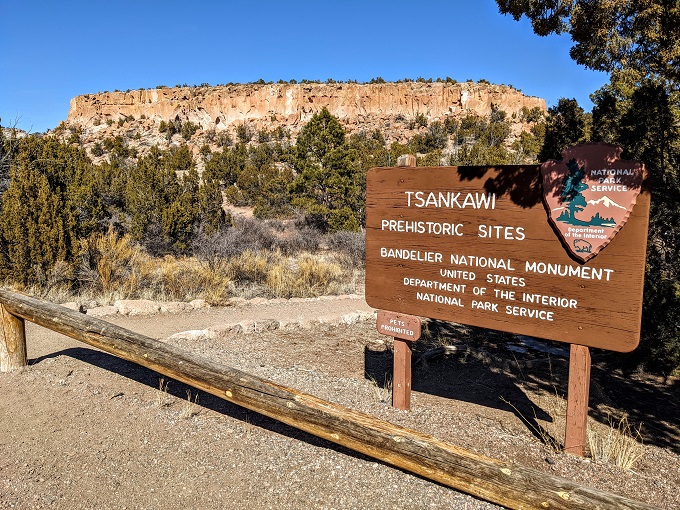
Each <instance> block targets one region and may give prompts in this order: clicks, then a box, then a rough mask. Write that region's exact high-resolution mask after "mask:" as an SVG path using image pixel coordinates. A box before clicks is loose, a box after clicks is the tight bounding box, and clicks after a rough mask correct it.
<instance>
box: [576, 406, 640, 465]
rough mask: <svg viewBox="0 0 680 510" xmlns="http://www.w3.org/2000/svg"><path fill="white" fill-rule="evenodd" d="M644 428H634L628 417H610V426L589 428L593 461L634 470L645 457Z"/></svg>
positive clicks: (592, 426)
mask: <svg viewBox="0 0 680 510" xmlns="http://www.w3.org/2000/svg"><path fill="white" fill-rule="evenodd" d="M641 430H642V426H641V425H640V426H638V427H637V428H634V427H632V426H631V425H630V423H629V422H628V417H627V416H626V415H623V416H621V418H619V419H618V420H616V419H615V418H612V416H611V415H610V416H609V424H608V425H603V424H593V423H591V424H590V426H589V427H588V434H587V438H588V448H589V449H590V455H591V456H592V458H593V460H596V461H599V462H605V463H608V464H614V465H615V466H618V467H620V468H622V469H632V468H633V466H634V465H635V463H636V462H637V461H639V460H640V459H641V458H642V457H643V456H644V453H645V452H644V445H643V444H642V434H641Z"/></svg>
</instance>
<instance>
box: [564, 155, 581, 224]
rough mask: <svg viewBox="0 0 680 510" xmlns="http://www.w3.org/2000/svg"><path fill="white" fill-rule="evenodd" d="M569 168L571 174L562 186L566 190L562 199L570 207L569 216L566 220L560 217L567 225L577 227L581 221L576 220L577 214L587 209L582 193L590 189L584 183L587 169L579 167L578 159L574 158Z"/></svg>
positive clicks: (566, 177) (565, 178) (568, 165)
mask: <svg viewBox="0 0 680 510" xmlns="http://www.w3.org/2000/svg"><path fill="white" fill-rule="evenodd" d="M567 168H568V169H569V174H568V175H566V176H565V177H564V180H563V181H562V185H563V186H564V189H563V190H562V194H561V195H560V196H561V199H562V202H563V203H564V202H567V204H568V207H569V215H568V216H567V217H566V218H564V217H563V216H564V215H562V216H560V218H559V219H560V220H561V221H564V222H566V223H571V224H572V225H577V224H579V223H581V222H580V220H578V219H576V213H579V212H581V211H583V209H585V208H586V205H588V204H587V203H586V199H585V198H584V197H583V193H582V191H584V190H587V189H588V185H587V184H586V183H584V182H583V178H584V177H585V176H586V172H585V167H579V166H578V163H577V162H576V159H574V158H572V159H571V160H569V163H567Z"/></svg>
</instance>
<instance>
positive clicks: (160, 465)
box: [0, 298, 680, 510]
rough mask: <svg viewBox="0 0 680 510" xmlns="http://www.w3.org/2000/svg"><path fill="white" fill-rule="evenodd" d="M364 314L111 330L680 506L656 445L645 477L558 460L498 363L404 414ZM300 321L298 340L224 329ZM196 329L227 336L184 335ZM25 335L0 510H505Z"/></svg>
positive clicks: (341, 304)
mask: <svg viewBox="0 0 680 510" xmlns="http://www.w3.org/2000/svg"><path fill="white" fill-rule="evenodd" d="M355 312H356V313H358V312H363V313H370V312H371V310H370V308H369V307H368V306H367V305H366V304H365V302H364V301H363V300H361V299H356V298H346V299H333V300H320V301H319V300H317V301H306V302H292V303H291V302H275V303H261V304H255V303H247V304H242V305H239V306H234V307H229V308H220V309H199V310H195V311H192V312H189V313H181V314H159V315H155V316H152V317H130V316H123V315H115V316H112V317H110V318H108V319H107V320H110V321H111V322H114V323H116V324H119V325H122V326H124V327H127V328H129V329H132V330H134V331H137V332H140V333H143V334H146V335H149V336H152V337H155V338H159V339H165V341H168V342H170V343H172V344H174V345H177V346H179V347H182V348H184V349H187V350H190V351H192V352H194V353H196V354H200V355H204V356H208V357H210V358H211V359H213V360H215V361H218V362H221V363H225V364H227V365H231V366H234V367H237V368H239V369H242V370H245V371H247V372H250V373H253V374H255V375H258V376H260V377H264V378H267V379H270V380H273V381H276V382H279V383H281V384H284V385H287V386H290V387H293V388H296V389H299V390H301V391H304V392H307V393H311V394H314V395H316V396H318V397H320V398H324V399H328V400H331V401H334V402H338V403H340V404H342V405H345V406H348V407H351V408H355V409H358V410H361V411H364V412H367V413H370V414H372V415H375V416H377V417H379V418H382V419H386V420H388V421H391V422H393V423H396V424H398V425H402V426H406V427H409V428H413V429H417V430H421V431H423V432H425V433H430V434H432V435H435V436H436V437H438V438H440V439H443V440H445V441H448V442H451V443H454V444H456V445H459V446H462V447H465V448H469V449H472V450H474V451H477V452H478V453H481V454H484V455H488V456H491V457H495V458H499V459H503V460H514V461H516V462H519V463H521V464H524V465H527V466H530V467H535V468H537V469H544V470H546V471H548V472H551V473H554V474H558V475H560V476H565V477H567V478H571V479H574V480H577V481H580V482H582V483H586V484H588V485H594V486H596V487H598V488H600V489H603V490H611V491H616V492H619V493H622V494H625V495H627V496H629V497H633V498H636V499H641V500H644V501H648V502H651V503H654V504H657V505H659V506H660V507H663V508H677V507H679V506H680V496H679V494H680V490H679V489H680V482H679V481H678V480H680V461H679V460H678V453H677V452H673V450H672V449H671V448H664V447H660V446H649V447H648V450H649V451H648V453H647V455H646V457H645V459H646V460H645V461H644V462H643V463H642V464H640V465H639V466H638V467H637V468H636V471H635V472H625V471H623V470H619V469H618V468H611V467H608V466H606V465H599V464H595V463H591V462H587V461H584V460H579V459H576V458H574V457H571V456H568V455H564V454H558V453H555V452H553V451H551V450H549V449H548V448H547V447H546V446H544V445H542V444H541V443H540V442H538V441H537V440H536V438H535V437H534V435H532V432H531V431H530V430H528V428H527V426H526V424H525V423H524V422H523V421H522V419H521V418H520V417H518V416H517V415H516V414H515V413H513V412H512V410H511V409H509V408H507V406H506V407H503V406H500V405H498V396H499V395H505V396H506V397H507V398H508V399H510V401H512V402H514V403H515V404H516V405H517V406H518V407H520V408H521V406H522V402H524V401H529V400H531V399H533V401H535V402H539V403H540V399H539V393H540V392H539V391H538V390H535V389H534V390H533V393H532V392H531V391H529V389H528V388H527V387H523V386H522V387H520V386H521V385H518V384H517V382H516V381H515V380H513V379H511V378H510V376H509V375H508V374H507V373H503V370H496V369H495V368H494V367H493V366H491V367H490V366H489V365H488V363H486V364H485V363H477V362H475V361H474V360H473V359H470V360H468V361H467V362H465V363H462V364H461V363H460V360H453V359H444V360H440V361H439V362H433V363H432V364H431V365H430V366H429V367H421V368H419V369H417V370H416V371H415V372H414V384H416V387H415V390H416V391H415V392H414V395H413V400H412V407H413V410H412V411H411V412H403V411H398V410H395V409H393V408H392V407H391V406H390V405H389V388H384V387H383V384H382V381H380V382H376V381H372V380H371V379H370V378H367V377H366V373H368V374H369V375H372V376H374V379H376V380H377V379H379V378H381V376H382V377H383V378H384V376H385V374H386V368H385V367H386V366H389V363H390V360H391V353H390V351H389V350H387V347H388V345H386V343H385V340H386V337H382V336H380V335H378V334H377V332H376V331H375V326H374V323H371V321H365V320H364V321H359V322H357V323H355V324H339V323H338V321H339V319H340V318H341V317H343V316H346V315H348V314H352V313H355ZM292 318H294V319H296V321H299V325H298V326H297V327H295V328H291V329H290V330H284V329H282V330H275V331H272V330H263V331H261V332H258V333H251V334H243V333H239V332H237V331H233V330H225V329H224V328H223V329H220V326H224V325H225V324H235V323H240V322H243V321H256V322H258V321H259V322H266V321H268V320H274V321H279V322H281V321H283V322H284V323H287V322H286V321H289V320H290V319H292ZM187 331H202V332H206V331H213V332H216V331H217V332H219V334H212V335H207V334H196V335H188V334H184V335H177V333H181V332H187ZM27 338H28V348H29V358H30V359H31V364H30V366H29V367H28V368H27V369H25V370H23V371H18V372H14V373H11V374H1V375H0V394H2V400H3V405H2V406H0V508H21V509H29V508H30V509H33V508H59V509H78V508H83V509H85V508H87V509H91V508H92V509H94V508H97V509H108V508H111V509H113V508H116V509H120V508H129V509H133V508H135V509H137V508H139V509H142V508H144V509H175V508H177V509H183V510H186V509H191V508H234V509H236V508H239V509H240V508H248V509H267V508H281V509H307V508H309V509H312V508H314V509H316V508H323V509H353V508H361V509H364V508H365V509H381V510H383V509H385V508H403V509H437V508H442V509H443V508H460V509H488V508H498V507H496V506H494V505H491V504H489V503H486V502H483V501H479V500H476V499H474V498H472V497H470V496H467V495H464V494H461V493H458V492H456V491H453V490H451V489H448V488H446V487H442V486H440V485H438V484H435V483H431V482H429V481H426V480H423V479H420V478H418V477H415V476H413V475H410V474H408V473H406V472H402V471H400V470H398V469H393V468H391V467H389V466H386V465H383V464H381V463H379V462H376V461H374V460H372V459H368V458H365V457H364V456H362V455H359V454H356V453H354V452H351V451H348V450H346V449H343V448H341V447H338V446H335V445H333V444H330V443H327V442H325V441H323V440H320V439H317V438H315V437H313V436H310V435H308V434H305V433H303V432H300V431H298V430H296V429H293V428H290V427H287V426H285V425H282V424H280V423H278V422H275V421H274V420H270V419H268V418H264V417H261V416H259V415H257V414H255V413H252V412H249V411H247V410H244V409H242V408H239V407H237V406H234V405H231V404H229V403H227V402H224V401H222V400H220V399H217V398H214V397H212V396H210V395H207V394H203V393H200V394H198V403H197V404H196V403H190V402H188V400H187V397H188V394H187V392H190V398H191V400H192V401H194V400H195V399H196V395H197V394H196V392H195V391H194V390H192V389H190V388H188V387H186V386H184V385H182V384H180V383H178V382H175V381H167V380H165V379H163V378H161V377H160V376H159V375H158V374H156V373H154V372H152V371H150V370H147V369H144V368H142V367H139V366H137V365H133V364H130V363H127V362H125V361H122V360H119V359H117V358H114V357H112V356H110V355H108V354H105V353H101V352H99V351H97V350H95V349H91V348H89V347H88V346H86V345H84V344H81V343H79V342H76V341H74V340H71V339H69V338H65V337H63V336H61V335H57V334H54V333H52V332H48V331H46V330H44V329H42V328H39V327H37V326H34V325H32V324H28V325H27ZM387 344H389V342H387ZM556 365H559V363H558V362H556ZM555 369H556V370H557V371H559V367H557V366H556V368H555ZM159 388H161V389H159ZM452 397H453V398H452ZM545 407H546V406H545V405H543V408H545ZM539 409H540V407H539ZM660 470H661V471H660Z"/></svg>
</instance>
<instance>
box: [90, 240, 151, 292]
mask: <svg viewBox="0 0 680 510" xmlns="http://www.w3.org/2000/svg"><path fill="white" fill-rule="evenodd" d="M80 259H81V265H80V270H79V273H78V279H79V280H80V282H81V284H82V285H84V286H85V287H89V288H90V289H92V290H94V291H99V292H102V293H104V294H111V293H114V292H122V293H123V294H127V293H128V292H129V291H130V290H131V288H130V287H131V285H132V284H136V283H137V280H138V278H137V277H133V273H134V272H135V269H136V268H138V267H139V266H142V265H144V264H145V263H148V262H149V259H150V257H149V255H147V254H146V253H145V252H144V251H143V250H141V249H140V248H139V247H137V246H135V245H134V244H133V243H132V239H131V238H130V236H128V235H124V236H122V237H119V236H118V235H117V234H116V233H115V231H114V230H113V229H109V231H108V232H107V233H106V234H99V233H98V234H93V235H91V236H90V237H88V238H87V239H83V240H81V241H80ZM131 277H132V278H131ZM131 279H132V280H133V281H130V280H131ZM125 287H128V290H123V289H124V288H125ZM132 288H134V287H132Z"/></svg>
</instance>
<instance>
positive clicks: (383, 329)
mask: <svg viewBox="0 0 680 510" xmlns="http://www.w3.org/2000/svg"><path fill="white" fill-rule="evenodd" d="M376 328H377V329H378V333H382V334H383V335H388V336H393V337H394V338H401V339H402V340H410V341H411V342H415V341H416V340H418V339H419V338H420V318H418V317H415V316H413V315H406V314H403V313H395V312H388V311H386V310H379V311H378V320H377V322H376Z"/></svg>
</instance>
